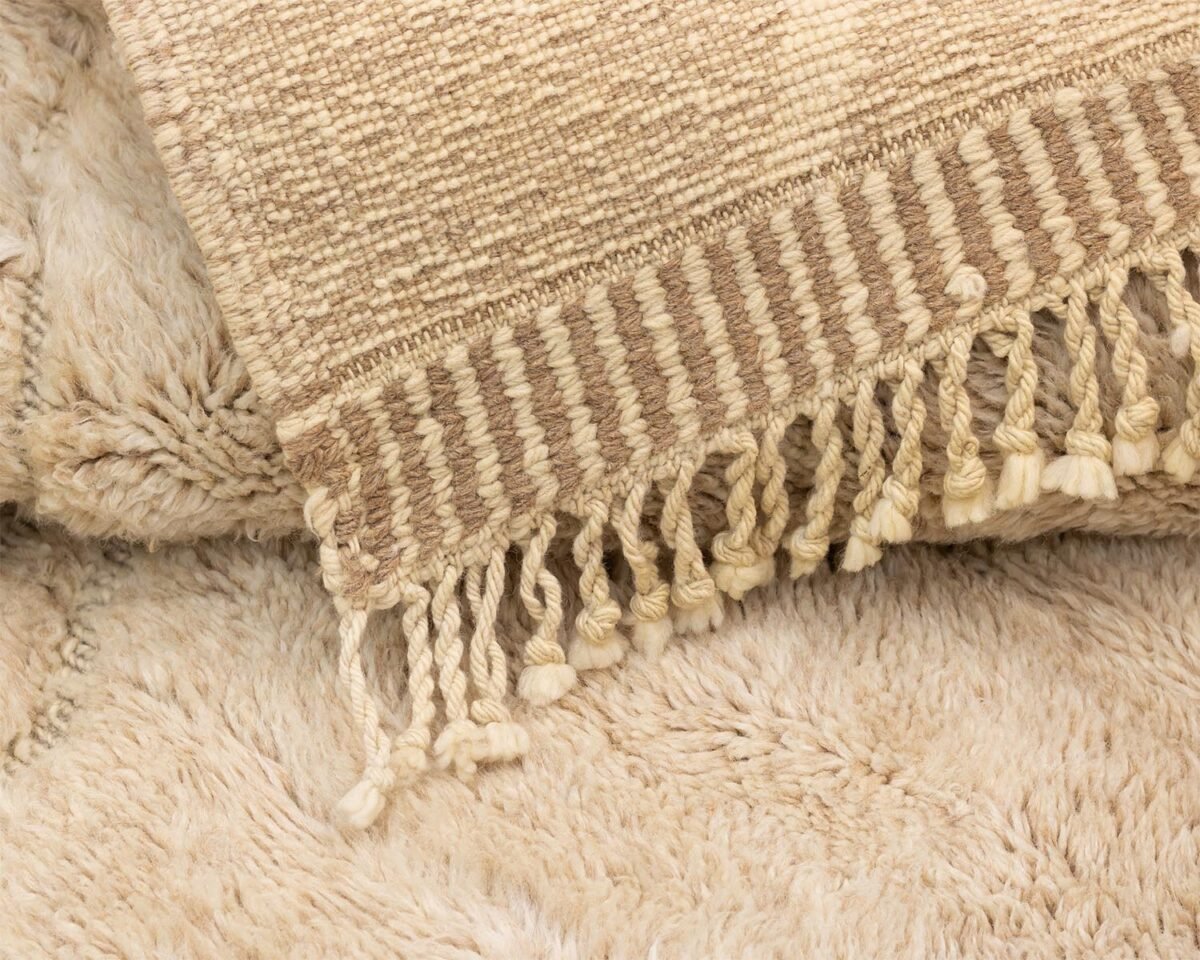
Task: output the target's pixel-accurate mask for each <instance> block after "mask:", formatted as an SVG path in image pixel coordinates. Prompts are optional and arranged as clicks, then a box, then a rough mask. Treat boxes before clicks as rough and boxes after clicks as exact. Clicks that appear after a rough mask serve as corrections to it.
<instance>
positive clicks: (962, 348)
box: [936, 331, 994, 527]
mask: <svg viewBox="0 0 1200 960" xmlns="http://www.w3.org/2000/svg"><path fill="white" fill-rule="evenodd" d="M973 339H974V337H973V335H972V334H971V332H970V331H967V332H965V333H963V334H960V335H959V336H957V337H955V338H954V339H953V340H952V341H951V342H950V347H949V349H948V350H947V351H946V356H945V359H944V360H943V361H942V362H941V363H940V364H937V365H936V366H939V367H940V370H939V375H940V380H939V381H938V414H939V416H940V418H941V421H942V428H943V429H944V430H945V431H946V433H947V434H948V435H949V442H948V443H947V445H946V459H947V461H948V464H949V467H948V469H947V470H946V476H945V479H944V480H943V483H942V486H943V489H944V491H945V492H944V494H943V496H942V515H943V516H944V517H945V520H946V526H947V527H961V526H963V525H965V524H968V523H982V522H983V521H984V520H986V519H987V518H988V517H990V516H991V515H992V510H993V507H994V502H993V493H992V482H991V480H990V479H989V477H988V473H987V468H986V467H985V466H984V465H983V461H982V460H981V459H980V458H979V441H978V440H977V439H976V437H975V434H974V432H973V431H972V430H971V400H970V398H969V397H968V396H967V388H966V386H965V384H966V380H967V360H968V359H969V358H970V355H971V341H972V340H973Z"/></svg>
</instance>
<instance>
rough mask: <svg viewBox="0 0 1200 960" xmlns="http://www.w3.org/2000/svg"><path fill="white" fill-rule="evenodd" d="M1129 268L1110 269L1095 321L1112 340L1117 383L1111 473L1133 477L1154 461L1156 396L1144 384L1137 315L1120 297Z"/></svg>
mask: <svg viewBox="0 0 1200 960" xmlns="http://www.w3.org/2000/svg"><path fill="white" fill-rule="evenodd" d="M1128 281H1129V271H1128V269H1119V270H1113V271H1112V273H1111V274H1110V275H1109V278H1108V282H1107V283H1106V284H1105V287H1104V292H1103V294H1102V295H1101V297H1100V305H1099V309H1100V327H1101V329H1102V330H1103V331H1104V336H1105V338H1106V339H1107V340H1108V341H1109V343H1110V344H1111V345H1112V366H1113V373H1114V374H1116V377H1117V380H1118V381H1119V382H1120V384H1121V387H1122V396H1121V406H1120V409H1118V410H1117V415H1116V418H1115V420H1114V424H1113V426H1114V427H1115V435H1114V437H1113V441H1112V465H1113V473H1114V474H1116V475H1117V476H1118V477H1121V476H1125V477H1136V476H1141V475H1142V474H1144V473H1149V472H1150V471H1151V470H1153V469H1154V465H1155V464H1156V463H1157V462H1158V453H1159V450H1158V436H1157V435H1156V430H1157V428H1158V402H1157V401H1156V400H1155V399H1154V398H1153V397H1151V396H1150V394H1149V391H1148V390H1147V387H1146V358H1145V356H1144V355H1143V354H1142V351H1141V349H1140V348H1139V347H1138V339H1139V336H1140V331H1139V328H1138V322H1137V319H1136V318H1135V317H1134V316H1133V313H1132V312H1131V311H1130V309H1129V307H1127V306H1126V305H1125V301H1124V300H1123V299H1122V297H1123V295H1124V293H1125V286H1126V284H1127V283H1128Z"/></svg>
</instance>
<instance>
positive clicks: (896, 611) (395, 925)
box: [0, 518, 1200, 960]
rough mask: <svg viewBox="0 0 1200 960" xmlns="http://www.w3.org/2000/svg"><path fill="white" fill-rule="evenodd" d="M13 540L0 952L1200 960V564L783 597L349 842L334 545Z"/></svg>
mask: <svg viewBox="0 0 1200 960" xmlns="http://www.w3.org/2000/svg"><path fill="white" fill-rule="evenodd" d="M0 545H2V546H3V549H4V556H5V563H4V564H3V567H2V570H0V598H3V599H2V600H0V691H4V693H3V697H2V698H0V742H8V743H9V746H8V750H7V751H6V753H5V762H4V768H3V773H2V774H0V837H3V838H4V840H3V843H0V878H2V879H0V915H3V916H4V917H5V922H4V928H5V932H4V934H3V935H2V936H0V957H5V958H9V957H11V958H14V960H15V958H29V957H41V956H47V957H50V956H57V957H64V958H66V957H70V958H92V957H97V958H98V957H129V956H180V957H213V958H217V957H220V958H229V957H285V956H287V957H310V956H329V955H333V954H337V955H341V956H355V957H379V958H383V957H393V956H423V957H430V958H435V957H436V958H442V957H447V958H449V957H454V958H465V957H489V958H507V957H517V956H521V957H554V958H593V957H601V956H605V957H612V958H620V960H624V958H646V957H657V958H661V960H666V958H675V957H679V958H683V957H735V956H747V957H749V956H753V957H794V956H823V957H854V958H865V957H879V958H908V957H912V958H918V957H973V958H979V957H1012V956H1097V957H1134V956H1136V957H1139V958H1143V960H1145V958H1154V957H1171V958H1183V957H1190V956H1196V955H1197V936H1200V912H1198V910H1200V875H1198V873H1197V870H1196V863H1197V862H1198V860H1200V764H1198V763H1197V757H1198V753H1200V715H1198V714H1197V712H1196V709H1195V704H1196V702H1197V700H1198V699H1200V596H1198V594H1200V588H1198V586H1197V585H1198V584H1200V545H1197V544H1195V543H1190V542H1187V541H1184V540H1181V539H1165V540H1160V541H1153V540H1148V539H1126V540H1106V539H1102V538H1072V537H1068V538H1063V539H1055V540H1049V541H1045V542H1038V543H1032V544H1027V545H1023V546H1014V547H992V546H983V545H971V546H967V547H955V548H937V547H928V546H913V547H906V548H903V549H897V550H895V551H891V552H889V554H888V555H887V556H886V557H885V558H884V560H883V562H882V564H881V565H880V566H879V567H878V568H876V569H873V570H870V571H867V572H865V573H863V574H861V575H857V576H853V577H848V576H845V575H840V574H833V573H828V572H819V573H818V574H816V575H815V576H814V577H812V578H810V579H806V580H802V581H799V582H796V583H794V584H786V585H784V584H780V585H778V586H776V587H773V588H770V589H768V590H766V591H764V592H762V593H761V594H758V595H755V596H753V597H751V598H750V599H749V600H747V602H746V604H745V607H744V609H739V610H738V611H737V612H734V613H732V614H731V617H730V620H729V621H728V622H727V624H726V626H725V627H724V628H723V629H722V631H720V632H719V633H718V634H716V635H710V636H706V637H700V638H695V639H693V640H690V641H689V642H687V643H675V644H672V645H671V646H670V647H669V648H668V650H667V652H666V653H665V654H664V656H663V657H662V659H661V660H660V661H659V662H658V663H650V662H648V661H646V660H645V659H644V658H642V657H639V656H636V655H634V656H632V658H631V660H630V662H629V663H628V664H627V665H626V666H625V668H624V669H623V670H621V671H618V672H617V673H616V674H614V675H608V674H605V673H592V674H588V675H587V678H586V680H584V682H583V683H582V684H581V685H580V686H579V687H578V688H577V689H576V690H575V691H573V692H572V693H571V694H569V695H568V696H567V697H566V698H565V699H564V700H563V701H562V702H560V703H559V704H556V705H554V706H552V707H548V708H543V709H540V710H529V711H527V710H524V709H522V711H521V719H522V720H523V722H525V723H526V724H527V725H528V728H529V730H530V734H531V738H532V741H533V750H532V753H531V754H530V756H529V757H528V758H527V759H526V760H525V762H524V767H523V769H521V768H520V767H500V768H496V769H493V770H489V771H487V772H486V773H481V774H480V776H479V777H478V778H477V779H476V781H475V782H474V783H473V784H471V785H466V784H463V783H460V782H459V781H457V780H456V779H454V778H453V777H452V776H449V775H447V774H442V775H438V776H436V777H433V778H430V779H428V780H426V781H423V782H421V783H420V784H417V785H415V786H414V787H412V788H411V789H409V790H406V791H400V792H399V793H398V794H397V795H396V796H395V797H394V798H393V802H392V804H391V806H390V807H389V808H388V810H387V811H386V812H385V814H384V815H383V817H382V818H381V820H380V822H379V826H378V827H377V828H376V829H373V830H371V831H368V832H366V833H362V834H356V835H353V836H351V837H349V838H347V837H346V836H344V835H342V834H340V833H338V832H337V831H336V830H334V829H333V828H332V827H331V826H330V825H329V822H328V813H327V811H328V807H329V804H330V803H331V802H332V801H333V800H334V799H335V798H336V796H337V795H338V793H339V792H340V790H342V789H343V788H344V783H345V779H346V777H347V776H349V775H351V774H352V772H353V770H354V765H355V763H356V754H355V750H354V735H353V733H352V731H351V729H350V727H349V722H348V718H347V716H346V713H345V711H344V709H343V708H342V706H341V704H340V701H339V699H338V697H337V696H336V695H335V692H334V691H335V675H334V674H335V655H334V649H333V642H334V630H333V627H334V612H333V609H332V604H331V603H330V601H329V599H328V598H327V596H326V595H325V593H324V591H323V590H322V589H321V587H320V585H319V583H318V582H317V581H316V578H315V577H313V576H312V575H311V573H310V571H311V570H312V558H311V556H310V548H308V547H305V546H299V545H284V546H280V547H270V546H266V545H255V544H248V543H242V544H234V543H228V542H223V543H211V544H202V545H196V546H174V547H168V548H165V549H163V550H162V551H160V552H158V553H156V554H149V553H146V552H144V551H142V550H139V549H133V550H128V549H124V548H113V547H104V546H101V545H99V544H96V543H90V542H79V541H73V540H70V539H67V538H64V537H60V536H56V535H52V534H47V533H43V532H38V531H35V530H33V529H32V528H30V527H28V526H26V525H24V524H22V523H20V522H17V521H14V520H12V519H11V518H7V519H5V521H4V523H3V526H2V527H0ZM389 617H390V614H385V615H382V616H381V618H380V625H379V627H378V628H377V629H376V630H374V631H373V633H372V636H371V638H370V641H369V643H368V657H369V659H370V666H371V669H372V673H373V675H374V676H378V677H380V678H383V679H381V681H380V682H381V683H383V684H384V685H385V688H386V690H385V696H384V697H383V701H384V703H389V704H390V703H394V702H395V700H396V698H397V697H398V693H397V690H396V689H395V688H393V687H392V686H389V685H393V684H394V685H396V686H398V685H399V684H400V682H401V681H400V678H401V671H402V664H401V656H400V653H399V651H398V650H397V649H396V647H395V645H394V644H392V643H390V642H387V641H386V631H389V630H393V629H394V626H395V625H394V624H390V623H388V618H389ZM389 678H390V679H389Z"/></svg>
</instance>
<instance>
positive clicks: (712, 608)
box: [662, 459, 725, 633]
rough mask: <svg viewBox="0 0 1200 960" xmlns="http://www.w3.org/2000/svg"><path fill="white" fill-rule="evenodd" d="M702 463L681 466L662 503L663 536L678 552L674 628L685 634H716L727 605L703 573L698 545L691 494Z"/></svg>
mask: <svg viewBox="0 0 1200 960" xmlns="http://www.w3.org/2000/svg"><path fill="white" fill-rule="evenodd" d="M700 464H701V461H700V460H698V459H692V460H687V461H685V462H684V463H683V464H681V466H680V469H679V476H678V478H677V479H676V480H675V483H674V485H673V486H672V487H671V492H670V493H668V494H667V498H666V500H665V501H664V502H663V511H662V535H663V540H664V541H665V542H666V544H667V546H668V547H670V548H671V549H672V550H674V551H675V582H674V583H673V584H672V585H671V603H672V606H673V608H674V609H673V614H674V617H673V619H674V621H675V628H676V629H677V630H679V631H680V632H682V633H703V632H705V631H706V630H715V629H716V628H717V627H719V626H720V625H721V623H722V622H723V621H724V619H725V605H724V603H723V601H722V599H721V594H720V593H718V592H717V585H716V584H715V583H714V582H713V579H712V577H711V576H709V574H708V571H707V570H705V569H704V557H703V554H702V553H701V551H700V547H699V545H698V544H697V543H696V532H695V528H694V525H693V523H692V509H691V506H690V505H689V503H688V493H689V491H690V490H691V488H692V480H693V479H694V478H695V476H696V471H697V470H699V469H700Z"/></svg>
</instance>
